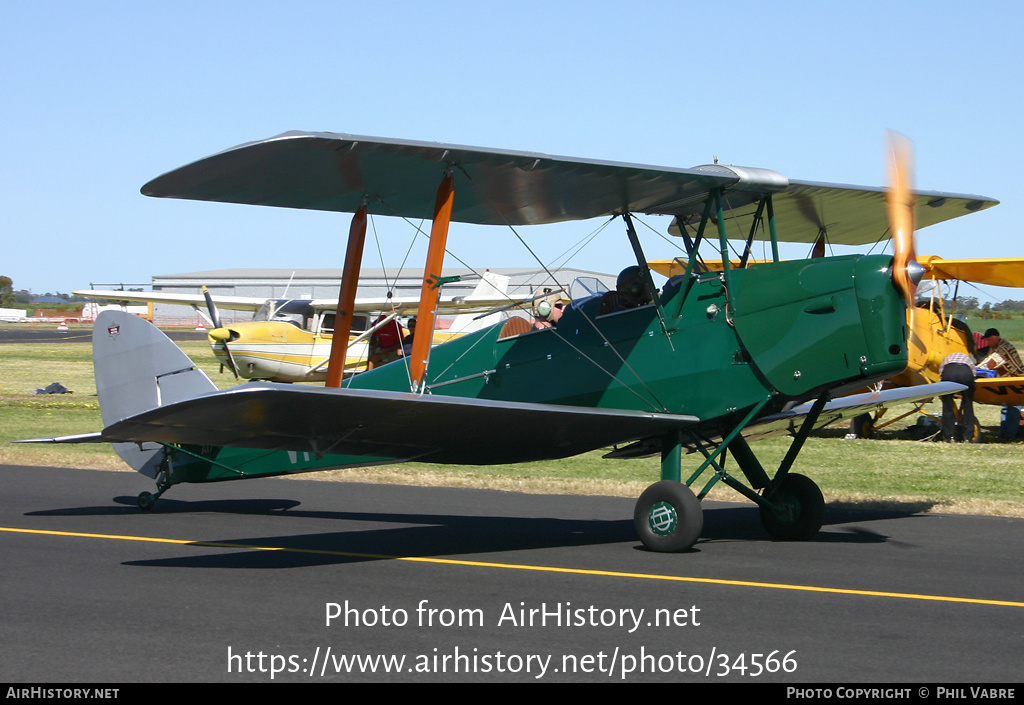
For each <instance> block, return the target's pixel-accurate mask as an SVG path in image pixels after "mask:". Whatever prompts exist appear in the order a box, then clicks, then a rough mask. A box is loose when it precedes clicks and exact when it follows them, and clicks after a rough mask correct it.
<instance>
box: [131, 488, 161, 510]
mask: <svg viewBox="0 0 1024 705" xmlns="http://www.w3.org/2000/svg"><path fill="white" fill-rule="evenodd" d="M136 503H137V504H138V505H139V509H141V510H142V511H144V512H148V511H149V510H150V509H152V508H153V505H154V504H156V498H155V497H153V495H152V494H150V493H149V492H141V493H139V498H138V499H137V500H136Z"/></svg>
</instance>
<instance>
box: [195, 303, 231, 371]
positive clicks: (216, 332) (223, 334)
mask: <svg viewBox="0 0 1024 705" xmlns="http://www.w3.org/2000/svg"><path fill="white" fill-rule="evenodd" d="M203 296H204V297H206V310H207V311H208V312H209V313H210V320H211V321H212V322H213V330H211V331H210V333H209V336H210V338H212V339H213V340H216V341H217V342H219V343H220V344H221V345H223V346H224V352H226V353H227V354H228V367H230V368H231V371H232V372H233V373H234V375H235V379H238V365H236V364H235V358H234V356H233V355H232V354H231V348H229V347H228V338H229V337H230V336H231V331H229V330H228V329H227V328H225V327H224V326H223V325H221V322H220V312H219V311H218V310H217V304H215V303H213V297H212V296H210V291H209V290H208V289H207V288H206V287H205V286H204V287H203Z"/></svg>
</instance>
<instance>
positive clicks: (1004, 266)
mask: <svg viewBox="0 0 1024 705" xmlns="http://www.w3.org/2000/svg"><path fill="white" fill-rule="evenodd" d="M917 261H918V262H920V263H921V264H923V265H924V266H925V267H927V269H928V273H927V274H925V278H926V279H927V278H934V279H958V280H960V281H966V282H976V283H978V284H988V285H990V286H1012V287H1020V286H1024V258H1021V257H1003V258H998V259H942V258H941V257H939V256H938V255H923V256H921V257H918V258H917Z"/></svg>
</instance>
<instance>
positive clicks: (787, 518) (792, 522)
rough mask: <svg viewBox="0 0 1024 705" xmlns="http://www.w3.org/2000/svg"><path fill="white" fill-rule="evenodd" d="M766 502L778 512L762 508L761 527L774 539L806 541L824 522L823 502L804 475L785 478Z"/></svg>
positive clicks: (817, 490) (812, 482)
mask: <svg viewBox="0 0 1024 705" xmlns="http://www.w3.org/2000/svg"><path fill="white" fill-rule="evenodd" d="M769 500H770V501H771V502H772V504H774V505H775V506H776V507H778V509H770V508H769V507H766V506H763V505H762V506H761V523H762V524H764V528H765V529H766V530H767V531H768V533H769V534H771V536H772V538H774V539H778V540H780V541H807V540H809V539H812V538H814V536H815V535H816V534H817V533H818V531H819V530H820V529H821V525H822V523H824V521H825V498H824V497H822V495H821V490H820V489H818V486H817V485H816V484H814V481H813V480H811V478H809V477H806V476H804V475H798V474H796V473H793V474H790V475H786V476H785V477H784V478H782V484H781V485H780V486H779V487H778V489H776V490H775V492H774V493H773V494H772V495H771V497H770V498H769Z"/></svg>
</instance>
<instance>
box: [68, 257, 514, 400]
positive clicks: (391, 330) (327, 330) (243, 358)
mask: <svg viewBox="0 0 1024 705" xmlns="http://www.w3.org/2000/svg"><path fill="white" fill-rule="evenodd" d="M509 281H510V277H508V276H505V275H502V274H495V273H494V272H490V271H485V272H484V273H483V275H482V276H481V279H480V282H479V283H478V284H477V285H476V288H475V289H474V290H473V292H472V293H471V294H469V295H468V296H456V297H451V298H447V299H445V298H444V297H442V298H441V300H440V301H439V302H438V313H439V314H442V315H443V314H457V315H456V318H455V320H454V321H453V322H452V325H451V327H449V328H447V329H439V330H435V331H434V335H433V340H434V343H435V344H437V343H442V342H444V341H446V340H450V339H451V338H453V337H457V336H459V335H464V334H466V333H469V332H471V331H474V330H477V329H478V328H481V327H483V326H487V325H491V324H492V323H494V322H495V321H496V320H497V319H495V318H493V317H488V318H486V319H479V320H477V319H476V316H477V315H478V314H481V313H486V312H489V311H492V310H494V309H496V308H499V307H505V306H508V304H509V303H510V301H511V299H510V298H509V296H507V295H506V293H505V292H506V291H507V289H508V284H509ZM74 293H75V295H76V296H82V297H86V298H92V299H105V300H111V301H138V302H152V303H165V304H180V305H187V306H192V307H193V308H194V309H195V310H196V312H197V313H198V314H199V315H200V316H202V317H203V319H205V320H206V322H207V324H208V325H209V326H210V330H209V332H208V333H207V338H208V339H209V341H210V346H211V347H212V348H213V353H214V355H216V356H217V358H218V359H219V360H220V362H221V365H222V366H223V367H227V368H229V369H231V370H232V371H233V372H234V373H235V374H236V376H239V377H245V378H247V379H259V380H269V381H272V382H322V381H324V380H325V379H326V377H327V361H328V358H329V357H330V353H331V341H332V339H333V334H334V318H335V314H336V310H337V306H338V302H337V301H336V300H330V299H289V298H274V299H266V298H258V297H250V296H213V295H211V294H209V293H208V292H207V293H204V294H176V293H160V292H147V291H100V290H95V289H89V290H83V291H76V292H74ZM530 303H531V301H526V302H524V303H523V305H525V306H527V307H529V305H530ZM418 305H419V298H364V299H356V302H355V306H354V313H355V317H354V323H355V325H353V328H352V335H351V337H350V339H349V345H348V351H347V355H346V359H345V371H346V373H352V372H357V371H361V370H363V369H366V366H367V362H368V360H369V359H370V356H371V354H373V351H372V350H371V347H370V338H371V336H373V334H374V333H376V332H377V331H382V334H381V337H386V336H391V337H392V338H394V337H396V336H400V335H401V334H402V333H404V332H405V331H404V330H403V329H401V327H400V324H399V323H398V319H399V318H400V317H402V316H409V315H415V313H416V307H417V306H418ZM219 308H220V309H227V310H232V311H253V312H255V315H254V316H253V319H252V320H251V321H243V322H237V323H226V324H223V325H222V324H221V322H220V316H219V314H218V312H217V311H218V309H219ZM406 337H407V338H408V336H406ZM398 342H399V346H398V348H397V349H395V347H394V344H393V342H392V344H390V345H388V346H386V347H388V348H390V350H388V351H387V352H388V353H391V354H390V355H388V354H385V357H386V360H390V359H394V356H396V355H399V356H400V355H401V350H402V345H401V342H403V341H398Z"/></svg>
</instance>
